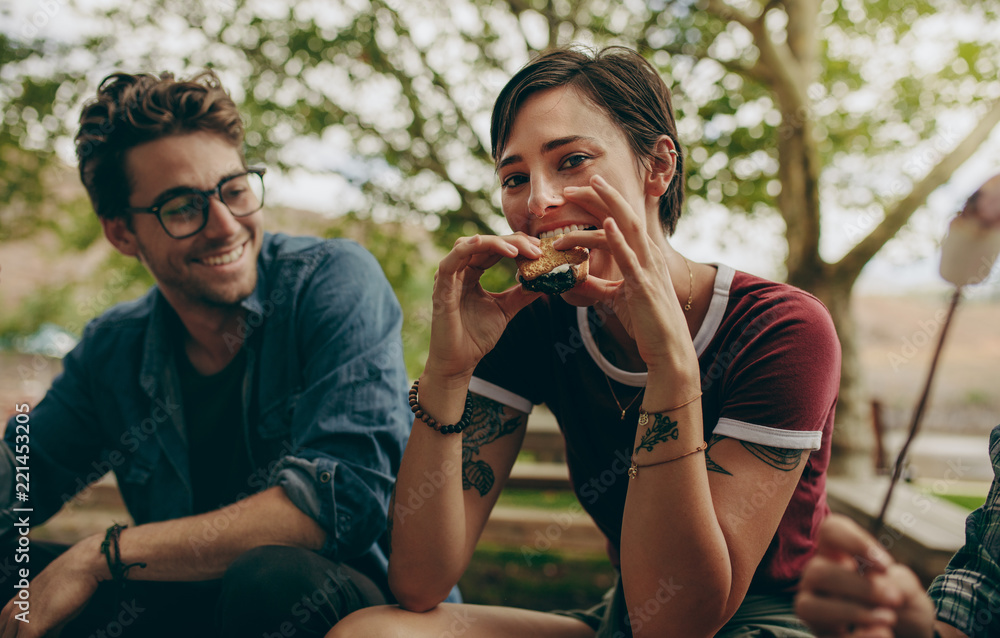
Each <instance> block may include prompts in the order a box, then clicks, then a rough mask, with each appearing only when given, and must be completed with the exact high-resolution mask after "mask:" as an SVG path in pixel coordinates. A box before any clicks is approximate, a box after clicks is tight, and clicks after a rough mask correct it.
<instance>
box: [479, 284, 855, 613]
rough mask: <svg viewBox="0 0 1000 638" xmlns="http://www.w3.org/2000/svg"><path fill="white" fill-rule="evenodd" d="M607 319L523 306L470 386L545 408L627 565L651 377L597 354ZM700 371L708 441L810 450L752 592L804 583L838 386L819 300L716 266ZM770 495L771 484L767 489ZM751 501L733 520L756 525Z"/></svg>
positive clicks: (701, 337)
mask: <svg viewBox="0 0 1000 638" xmlns="http://www.w3.org/2000/svg"><path fill="white" fill-rule="evenodd" d="M600 321H602V317H600V316H598V315H597V314H596V312H595V311H593V310H591V311H589V312H588V310H587V309H584V308H576V307H573V306H570V305H568V304H566V303H565V302H563V301H562V300H561V299H560V298H558V297H544V298H542V299H539V300H538V301H536V302H535V303H533V304H532V305H530V306H529V307H527V308H525V309H524V310H522V311H521V312H520V313H518V315H517V316H516V317H515V318H514V319H513V320H512V321H511V323H510V325H509V326H508V327H507V330H506V331H505V332H504V334H503V337H502V338H501V339H500V342H499V343H498V344H497V346H496V348H494V349H493V351H492V352H490V353H489V355H487V356H486V358H484V359H483V361H482V362H481V363H480V365H479V367H478V368H477V369H476V377H475V378H474V379H473V382H472V384H471V386H470V389H471V390H472V391H473V392H475V393H477V394H481V395H483V396H487V397H489V398H492V399H494V400H497V401H500V402H501V403H504V404H506V405H509V406H511V407H513V408H515V409H518V410H522V411H524V412H528V411H530V410H531V406H532V405H533V404H541V403H544V404H546V405H547V406H548V408H549V409H550V410H551V411H552V413H553V414H554V415H555V417H556V420H557V421H558V423H559V427H560V429H561V430H562V433H563V436H564V438H565V441H566V459H567V463H568V465H569V470H570V476H571V478H572V481H573V486H574V491H575V492H576V495H577V498H579V499H580V503H581V504H582V505H583V507H584V509H586V510H587V512H588V513H589V514H590V516H591V517H592V518H593V519H594V521H595V522H596V523H597V526H598V527H599V528H600V529H601V531H602V532H603V533H604V534H605V536H606V537H607V539H608V546H609V554H610V555H611V559H612V562H614V563H615V564H616V565H617V564H618V555H619V552H620V548H621V526H622V517H623V512H624V508H625V495H626V491H627V489H628V483H629V481H628V478H627V474H626V472H627V470H628V467H629V459H630V457H631V454H632V445H633V444H634V442H635V432H636V423H637V421H638V408H639V403H641V399H639V400H637V401H635V402H634V403H633V404H632V405H631V407H630V408H629V409H628V410H627V414H626V416H625V419H624V420H621V419H620V416H621V410H619V408H618V406H617V404H616V403H615V399H614V398H613V397H612V395H611V393H610V392H609V390H608V379H606V378H605V374H607V376H608V377H609V378H610V382H611V383H612V384H614V392H615V394H616V395H617V398H618V401H619V402H620V403H621V404H622V405H623V406H624V405H627V404H628V401H630V400H631V399H632V398H633V397H634V396H635V395H636V393H638V392H639V390H640V389H641V388H642V387H643V386H644V385H645V383H646V373H644V372H643V373H634V372H626V371H624V370H621V369H619V368H616V367H615V366H614V365H612V364H611V363H610V362H609V361H607V360H606V359H605V358H604V356H603V355H602V354H601V353H600V352H599V350H598V349H597V346H596V344H595V343H594V340H593V336H592V332H591V326H597V325H599V322H600ZM694 346H695V350H696V351H697V353H698V357H699V363H700V365H701V385H702V391H703V392H704V395H703V396H702V414H703V417H704V427H705V440H708V439H709V437H710V436H711V435H712V434H718V435H722V436H727V437H731V438H735V439H740V440H744V441H748V442H753V443H758V444H762V445H769V446H773V447H779V448H791V449H802V450H809V451H811V453H810V455H809V460H808V462H807V465H806V467H805V470H804V471H803V473H802V477H801V478H800V480H799V483H798V485H797V487H796V489H795V492H794V493H793V495H792V498H791V501H790V502H789V504H788V508H787V509H786V511H785V514H784V516H783V517H782V519H781V522H780V524H779V525H778V530H777V532H776V534H775V536H774V538H773V539H772V541H771V544H770V546H769V547H768V549H767V552H766V553H765V555H764V557H763V559H762V561H761V563H760V565H759V566H758V568H757V571H756V573H755V575H754V579H753V582H752V583H751V585H750V591H749V593H751V594H763V593H771V592H777V591H784V590H788V589H790V588H792V587H794V586H795V584H796V582H797V581H798V578H799V575H800V574H801V571H802V567H803V565H804V564H805V562H806V560H807V559H808V558H809V556H810V555H811V554H812V552H813V549H814V546H815V538H816V532H817V529H818V527H819V524H820V523H821V522H822V520H823V519H824V518H825V517H826V515H827V514H828V513H829V508H828V506H827V503H826V469H827V465H828V464H829V460H830V436H831V434H832V432H833V414H834V407H835V405H836V402H837V391H838V388H839V383H840V344H839V342H838V340H837V335H836V332H835V331H834V327H833V322H832V321H831V319H830V315H829V312H828V311H827V310H826V308H825V307H824V306H823V304H822V303H820V301H819V300H817V299H816V298H815V297H813V296H812V295H810V294H808V293H806V292H803V291H802V290H799V289H797V288H794V287H792V286H789V285H786V284H779V283H775V282H771V281H767V280H765V279H761V278H759V277H755V276H753V275H749V274H746V273H743V272H738V271H734V270H733V269H732V268H729V267H728V266H721V265H720V266H718V271H717V273H716V280H715V286H714V291H713V296H712V301H711V305H710V306H709V311H708V314H707V316H706V318H705V321H704V322H703V324H702V326H701V328H700V330H699V331H698V334H697V335H695V338H694ZM761 491H762V494H761V498H763V497H764V496H766V495H767V486H761ZM757 507H758V505H755V504H754V503H752V502H750V501H748V502H747V503H746V504H745V507H744V508H741V509H740V510H739V511H735V512H731V513H729V514H727V515H728V516H741V517H752V516H753V515H754V511H755V509H756V508H757Z"/></svg>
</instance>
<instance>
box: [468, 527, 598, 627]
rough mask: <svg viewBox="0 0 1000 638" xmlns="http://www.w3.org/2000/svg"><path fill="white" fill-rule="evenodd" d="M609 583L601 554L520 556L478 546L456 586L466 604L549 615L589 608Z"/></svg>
mask: <svg viewBox="0 0 1000 638" xmlns="http://www.w3.org/2000/svg"><path fill="white" fill-rule="evenodd" d="M614 579H615V571H614V569H613V568H612V567H611V563H610V562H609V561H608V558H607V556H605V555H603V554H561V553H557V552H548V553H541V554H539V553H531V554H523V553H522V552H521V551H520V550H517V549H514V548H510V547H502V546H497V545H492V544H487V543H480V544H479V546H478V547H477V548H476V552H475V554H474V555H473V557H472V563H471V564H470V565H469V568H468V569H467V570H466V572H465V574H464V575H463V576H462V579H461V581H459V584H458V585H459V588H460V589H461V590H462V596H463V597H464V598H465V601H466V602H468V603H476V604H480V605H502V606H506V607H520V608H522V609H535V610H538V611H553V610H556V609H586V608H589V607H592V606H593V605H595V604H597V603H598V602H600V600H601V596H602V595H603V594H604V592H605V591H607V590H608V589H609V588H610V587H611V586H612V585H613V584H614Z"/></svg>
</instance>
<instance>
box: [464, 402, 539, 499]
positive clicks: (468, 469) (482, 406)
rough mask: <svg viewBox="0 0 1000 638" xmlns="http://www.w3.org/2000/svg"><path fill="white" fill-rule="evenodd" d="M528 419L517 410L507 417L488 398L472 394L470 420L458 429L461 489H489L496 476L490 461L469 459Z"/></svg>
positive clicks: (499, 405)
mask: <svg viewBox="0 0 1000 638" xmlns="http://www.w3.org/2000/svg"><path fill="white" fill-rule="evenodd" d="M527 422H528V415H527V414H523V413H520V412H518V413H517V414H516V415H515V416H510V414H509V413H508V412H507V407H506V406H505V405H503V404H502V403H498V402H496V401H494V400H492V399H487V398H486V397H481V396H478V395H473V397H472V423H471V425H469V427H467V428H466V429H465V431H463V432H462V488H463V489H466V490H471V489H472V488H476V491H478V492H479V495H480V496H486V494H487V493H488V492H489V491H490V490H491V489H493V484H494V483H495V482H496V476H495V475H494V473H493V468H492V467H490V464H489V463H487V462H486V461H482V460H473V458H472V457H473V456H476V455H478V454H479V453H480V450H481V449H482V447H483V446H484V445H488V444H490V443H492V442H494V441H496V440H497V439H499V438H501V437H504V436H507V435H508V434H513V433H514V432H515V431H517V429H518V428H519V427H521V426H522V425H524V424H526V423H527Z"/></svg>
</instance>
